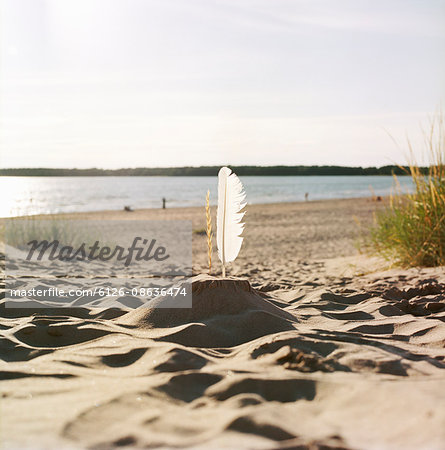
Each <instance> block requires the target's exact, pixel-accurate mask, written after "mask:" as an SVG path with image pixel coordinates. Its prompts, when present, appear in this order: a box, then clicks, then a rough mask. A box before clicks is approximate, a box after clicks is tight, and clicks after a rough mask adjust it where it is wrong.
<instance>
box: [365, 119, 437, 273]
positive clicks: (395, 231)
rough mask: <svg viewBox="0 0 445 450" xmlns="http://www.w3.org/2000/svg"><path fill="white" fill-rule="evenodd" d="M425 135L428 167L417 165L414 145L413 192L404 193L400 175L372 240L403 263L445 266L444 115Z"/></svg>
mask: <svg viewBox="0 0 445 450" xmlns="http://www.w3.org/2000/svg"><path fill="white" fill-rule="evenodd" d="M424 134H425V138H426V143H427V145H426V148H427V155H426V156H427V159H428V163H429V164H428V170H427V173H425V172H423V171H422V170H421V169H420V167H419V165H418V164H416V161H415V158H414V156H413V155H414V153H413V149H412V147H411V145H410V146H409V147H410V160H411V163H410V165H409V172H408V174H409V175H410V176H411V178H412V180H413V183H414V192H413V193H412V194H406V193H403V192H402V190H401V188H400V184H399V183H398V180H397V177H396V176H394V178H395V183H396V192H395V194H394V195H392V196H391V199H390V202H389V206H388V207H387V208H385V209H384V210H382V211H379V212H377V214H376V220H375V225H374V227H373V228H372V229H371V235H370V241H371V245H372V247H374V248H375V249H376V250H377V252H378V253H380V254H381V255H383V256H384V257H386V258H387V259H389V260H391V261H393V262H394V263H395V264H399V265H402V266H427V267H433V266H441V265H445V129H444V121H443V117H442V115H441V114H440V115H439V116H437V117H436V118H435V119H433V120H432V121H431V126H430V129H429V130H428V132H427V133H424Z"/></svg>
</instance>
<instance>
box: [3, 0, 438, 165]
mask: <svg viewBox="0 0 445 450" xmlns="http://www.w3.org/2000/svg"><path fill="white" fill-rule="evenodd" d="M1 5H2V10H1V14H2V15H1V22H2V23H1V32H2V35H1V66H0V70H1V97H0V100H1V102H0V107H1V116H0V119H1V122H0V143H1V160H0V164H1V166H2V167H79V168H86V167H103V168H119V167H140V166H147V167H156V166H182V165H222V164H232V165H241V164H249V165H276V164H286V165H289V164H291V165H297V164H339V165H349V166H352V165H365V166H373V165H378V166H379V165H385V164H392V163H393V162H397V163H404V162H405V157H404V142H405V137H406V135H408V136H409V137H410V139H411V140H412V142H413V144H414V145H415V146H416V148H417V145H419V144H418V142H419V134H420V133H419V129H420V128H419V127H420V125H421V124H426V123H427V121H428V116H429V115H431V113H434V111H436V110H437V109H438V108H439V107H440V106H442V108H443V107H444V99H445V0H373V1H371V0H3V1H2V3H1ZM389 134H390V135H391V136H392V137H393V138H394V139H396V140H397V141H399V142H400V145H401V148H399V147H397V146H396V145H395V144H394V142H393V140H392V139H391V137H390V136H389Z"/></svg>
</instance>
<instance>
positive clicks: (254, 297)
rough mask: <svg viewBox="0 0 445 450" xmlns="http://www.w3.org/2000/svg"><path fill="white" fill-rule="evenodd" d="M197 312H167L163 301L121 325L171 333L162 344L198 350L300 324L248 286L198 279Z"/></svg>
mask: <svg viewBox="0 0 445 450" xmlns="http://www.w3.org/2000/svg"><path fill="white" fill-rule="evenodd" d="M191 281H192V292H193V307H192V308H168V307H165V306H168V304H166V305H165V304H164V303H166V302H168V300H166V299H165V298H163V297H160V298H159V299H157V300H156V302H155V304H154V307H153V308H146V307H143V308H139V309H137V310H135V311H131V312H129V313H128V314H126V315H125V316H123V317H122V318H121V319H119V320H118V323H119V324H122V325H125V326H130V327H132V328H133V327H134V328H138V329H164V328H169V329H173V330H169V332H168V334H166V335H164V336H163V337H162V338H161V339H162V340H166V341H169V342H177V343H180V344H183V345H191V346H194V347H233V346H235V345H239V344H242V343H244V342H247V341H249V340H252V339H256V338H258V337H261V336H265V335H268V334H273V333H278V332H281V331H288V330H292V329H294V323H295V322H297V320H296V318H295V317H294V316H293V315H291V314H289V313H288V312H286V311H284V310H282V309H281V308H278V307H277V306H275V305H274V304H273V303H272V302H270V301H268V300H267V299H265V298H263V297H262V296H261V295H260V294H259V293H258V292H257V291H255V289H253V288H252V287H251V285H250V283H249V282H248V281H247V280H240V279H236V278H225V279H218V278H214V277H210V276H208V275H199V276H197V277H194V278H193V279H192V280H191Z"/></svg>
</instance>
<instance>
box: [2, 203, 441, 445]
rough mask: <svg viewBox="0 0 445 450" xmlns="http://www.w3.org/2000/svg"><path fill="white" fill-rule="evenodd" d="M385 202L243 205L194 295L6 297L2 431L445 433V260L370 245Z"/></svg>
mask: <svg viewBox="0 0 445 450" xmlns="http://www.w3.org/2000/svg"><path fill="white" fill-rule="evenodd" d="M380 207H381V204H380V203H376V202H373V201H371V199H348V200H334V201H320V202H307V203H290V204H273V205H253V206H249V208H248V213H247V217H246V222H247V227H246V239H245V245H244V244H243V245H244V246H243V248H242V251H241V254H240V257H239V258H238V259H237V260H236V262H235V263H234V264H233V266H232V267H230V269H229V275H230V276H229V277H228V278H227V279H224V280H222V279H221V278H219V277H218V275H219V274H218V270H219V267H218V262H217V261H214V269H215V271H214V272H213V273H212V274H211V275H207V274H206V272H207V270H208V268H207V265H208V262H207V240H206V239H207V238H206V236H200V235H198V234H195V235H194V237H193V265H194V272H195V274H196V275H195V277H194V278H193V308H192V309H189V310H182V311H172V310H162V309H154V310H149V309H147V308H139V309H134V310H128V309H126V308H124V307H122V308H121V309H120V310H117V309H114V310H105V311H104V310H102V311H99V310H95V309H94V308H90V307H82V308H64V309H59V310H57V311H53V310H38V311H36V310H34V311H27V310H13V309H5V308H2V310H1V313H2V314H1V316H2V318H1V319H0V325H1V342H2V344H1V347H0V352H1V365H2V368H1V377H2V380H3V381H2V402H1V409H2V421H1V427H2V430H1V435H2V438H1V439H2V443H3V444H4V446H5V448H23V447H28V448H86V447H89V448H112V447H115V446H121V447H125V446H127V447H128V448H183V447H192V448H203V449H204V448H229V449H234V448H258V449H261V448H264V449H271V448H282V449H284V448H286V449H291V448H292V449H322V448H323V449H329V448H332V449H333V448H346V449H356V448H359V449H382V448H384V449H419V448H425V449H440V448H443V442H445V431H444V430H445V428H444V424H445V411H444V409H443V407H442V405H443V404H444V403H445V370H444V369H445V324H444V322H445V274H444V270H443V267H438V268H427V269H415V268H412V269H407V270H404V269H395V268H392V269H391V268H387V267H386V268H385V266H384V265H383V264H384V263H383V262H382V261H380V260H378V259H375V258H374V259H371V258H368V257H365V256H363V255H360V254H359V253H358V251H357V249H356V246H355V242H356V239H357V238H358V237H359V234H360V229H359V227H358V226H357V223H360V224H361V225H362V227H363V229H366V227H368V226H369V225H370V224H371V222H372V218H373V213H374V211H375V209H376V208H380ZM76 217H84V218H101V219H113V218H119V219H128V220H137V219H142V218H144V219H166V220H175V219H186V220H191V221H192V224H193V225H192V226H193V228H195V229H202V228H204V227H205V220H206V219H205V213H204V207H203V208H184V209H166V210H141V211H135V212H132V213H126V212H123V211H122V212H120V211H119V212H116V211H105V212H98V213H88V214H80V215H76ZM31 283H32V281H31Z"/></svg>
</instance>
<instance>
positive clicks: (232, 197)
mask: <svg viewBox="0 0 445 450" xmlns="http://www.w3.org/2000/svg"><path fill="white" fill-rule="evenodd" d="M245 200H246V193H245V192H244V188H243V185H242V184H241V181H240V179H239V178H238V177H237V176H236V175H235V174H234V173H233V172H232V171H231V170H230V169H229V168H228V167H222V168H221V169H220V171H219V173H218V212H217V217H216V219H217V229H216V243H217V246H218V256H219V259H220V260H221V262H222V264H223V273H224V274H225V270H224V268H225V265H226V264H227V263H229V262H232V261H234V260H235V258H236V257H237V256H238V253H239V251H240V249H241V244H242V243H243V238H242V236H241V234H242V232H243V230H244V223H243V222H241V220H242V219H243V217H244V214H245V212H241V210H242V209H243V208H244V207H245V206H246V202H245Z"/></svg>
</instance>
